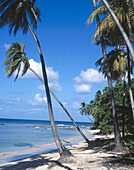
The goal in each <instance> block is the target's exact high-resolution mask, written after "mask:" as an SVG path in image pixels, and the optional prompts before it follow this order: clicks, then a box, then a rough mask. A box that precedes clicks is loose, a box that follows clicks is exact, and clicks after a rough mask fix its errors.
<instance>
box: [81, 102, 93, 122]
mask: <svg viewBox="0 0 134 170" xmlns="http://www.w3.org/2000/svg"><path fill="white" fill-rule="evenodd" d="M80 114H81V115H85V116H86V117H87V118H88V119H89V120H90V121H91V122H93V121H92V119H90V118H89V117H88V109H87V105H86V104H85V102H82V103H81V107H80Z"/></svg>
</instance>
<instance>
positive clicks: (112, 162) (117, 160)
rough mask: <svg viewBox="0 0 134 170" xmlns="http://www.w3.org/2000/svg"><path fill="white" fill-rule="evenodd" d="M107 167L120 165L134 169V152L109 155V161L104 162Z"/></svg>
mask: <svg viewBox="0 0 134 170" xmlns="http://www.w3.org/2000/svg"><path fill="white" fill-rule="evenodd" d="M102 164H103V166H105V167H107V169H109V170H110V169H111V168H112V169H117V168H119V167H122V168H126V169H134V154H122V155H118V156H110V157H107V161H105V162H103V163H102Z"/></svg>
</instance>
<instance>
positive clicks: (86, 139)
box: [29, 67, 90, 144]
mask: <svg viewBox="0 0 134 170" xmlns="http://www.w3.org/2000/svg"><path fill="white" fill-rule="evenodd" d="M29 70H31V71H32V72H33V73H34V74H35V75H36V77H37V78H38V79H39V80H40V81H41V82H42V83H43V84H44V85H45V82H44V81H43V80H42V79H41V78H40V77H39V76H38V74H37V73H36V72H35V71H34V70H33V69H31V68H30V67H29ZM49 91H50V92H51V94H52V95H53V96H54V97H55V99H56V100H57V102H58V103H59V104H60V106H61V107H62V108H63V110H64V111H65V112H66V113H67V115H68V117H69V118H70V119H71V121H72V122H73V124H74V126H75V127H76V129H77V130H78V131H79V133H80V134H81V136H82V137H83V138H84V139H85V141H86V142H87V143H88V144H90V141H89V140H88V138H87V137H86V136H85V135H84V133H83V132H82V131H81V129H80V128H79V126H78V125H77V124H76V122H75V121H74V120H73V118H72V117H71V115H70V114H69V112H68V111H67V109H66V108H65V107H64V105H63V104H62V103H61V102H60V101H59V99H58V98H57V96H56V95H55V94H54V93H53V92H52V91H51V89H50V88H49Z"/></svg>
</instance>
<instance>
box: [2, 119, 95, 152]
mask: <svg viewBox="0 0 134 170" xmlns="http://www.w3.org/2000/svg"><path fill="white" fill-rule="evenodd" d="M55 123H56V127H57V131H58V134H59V136H60V139H61V140H62V139H63V140H67V139H68V138H72V137H75V136H80V134H79V132H78V131H77V130H76V129H75V127H74V124H73V123H72V122H65V121H56V122H55ZM77 125H78V126H79V127H80V128H81V129H82V131H83V132H84V133H86V131H87V129H88V128H89V127H91V126H92V123H84V122H77ZM89 136H90V137H91V135H90V134H88V137H89ZM48 143H54V139H53V135H52V131H51V125H50V121H42V120H19V119H0V153H5V152H13V151H19V150H24V149H27V148H31V147H38V146H41V145H44V144H48Z"/></svg>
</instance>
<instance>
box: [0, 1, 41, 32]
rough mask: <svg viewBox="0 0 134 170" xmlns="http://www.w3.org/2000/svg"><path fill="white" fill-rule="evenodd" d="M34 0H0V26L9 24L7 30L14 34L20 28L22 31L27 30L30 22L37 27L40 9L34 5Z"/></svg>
mask: <svg viewBox="0 0 134 170" xmlns="http://www.w3.org/2000/svg"><path fill="white" fill-rule="evenodd" d="M34 3H35V0H0V27H2V26H4V25H6V24H9V32H10V33H12V31H13V33H14V34H16V33H17V31H18V30H19V29H20V28H21V29H22V30H23V33H27V31H28V23H29V22H31V24H32V26H33V28H34V29H36V28H37V20H40V10H39V9H38V8H37V7H36V6H35V5H34Z"/></svg>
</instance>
